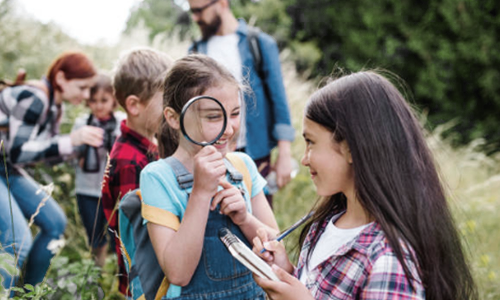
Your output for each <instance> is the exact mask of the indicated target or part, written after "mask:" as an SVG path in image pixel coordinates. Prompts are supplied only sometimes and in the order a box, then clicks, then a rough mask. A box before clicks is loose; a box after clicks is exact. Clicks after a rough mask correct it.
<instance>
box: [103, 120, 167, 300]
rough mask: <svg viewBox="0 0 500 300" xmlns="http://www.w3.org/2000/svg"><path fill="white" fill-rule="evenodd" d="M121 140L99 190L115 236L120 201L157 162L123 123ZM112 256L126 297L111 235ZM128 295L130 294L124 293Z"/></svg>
mask: <svg viewBox="0 0 500 300" xmlns="http://www.w3.org/2000/svg"><path fill="white" fill-rule="evenodd" d="M120 129H121V132H122V134H121V136H120V137H118V139H117V140H116V141H115V144H114V145H113V148H112V149H111V154H110V161H109V164H110V167H109V171H108V172H106V174H107V175H105V180H104V184H103V188H102V198H101V202H102V207H103V209H104V214H105V215H106V219H107V220H108V223H109V227H110V228H111V229H112V230H114V231H115V232H116V233H118V212H117V210H116V208H117V207H118V203H119V201H120V199H121V198H122V197H123V196H124V195H125V194H126V193H127V192H129V191H131V190H134V189H136V188H139V177H140V176H139V175H140V173H141V171H142V169H143V168H144V167H145V166H146V165H147V164H148V163H150V162H152V161H155V160H157V159H158V151H157V147H156V145H154V144H153V143H151V141H150V140H148V139H147V138H145V137H143V136H142V135H140V134H139V133H137V132H135V131H133V130H132V129H130V128H129V127H128V126H127V124H126V120H123V121H122V123H121V125H120ZM115 241H116V254H117V256H118V266H119V272H120V277H119V278H120V286H119V290H120V292H121V293H123V294H127V287H128V279H127V275H126V274H127V271H126V269H125V262H124V261H123V256H122V254H121V249H120V242H119V240H118V238H117V235H115ZM128 294H129V295H130V293H128Z"/></svg>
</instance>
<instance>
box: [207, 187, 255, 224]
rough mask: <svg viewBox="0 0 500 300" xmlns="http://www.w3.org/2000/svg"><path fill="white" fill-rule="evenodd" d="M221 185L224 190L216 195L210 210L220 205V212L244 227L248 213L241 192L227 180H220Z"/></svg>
mask: <svg viewBox="0 0 500 300" xmlns="http://www.w3.org/2000/svg"><path fill="white" fill-rule="evenodd" d="M219 185H220V186H222V187H223V188H224V189H223V190H221V191H219V192H218V193H217V194H215V196H214V198H213V200H212V205H211V206H210V209H211V210H214V209H215V208H216V207H217V204H219V203H220V212H221V213H222V214H225V215H227V216H229V217H230V218H231V220H232V221H233V222H234V224H236V225H242V224H243V223H245V221H246V218H247V214H248V212H247V207H246V204H245V199H244V198H243V195H242V194H241V190H239V189H238V188H237V187H235V186H234V185H232V184H231V183H229V182H228V181H227V180H225V179H222V180H220V181H219Z"/></svg>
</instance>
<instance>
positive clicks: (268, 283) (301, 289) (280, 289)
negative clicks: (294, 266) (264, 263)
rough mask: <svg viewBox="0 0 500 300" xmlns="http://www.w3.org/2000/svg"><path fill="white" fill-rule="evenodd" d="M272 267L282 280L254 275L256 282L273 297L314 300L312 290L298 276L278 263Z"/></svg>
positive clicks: (278, 299) (290, 299) (279, 299)
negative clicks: (294, 275)
mask: <svg viewBox="0 0 500 300" xmlns="http://www.w3.org/2000/svg"><path fill="white" fill-rule="evenodd" d="M272 268H273V271H274V273H275V274H276V275H277V276H278V278H279V280H280V281H272V280H268V279H265V278H262V277H259V276H257V275H253V278H254V280H255V282H256V283H257V284H258V285H259V286H260V287H261V288H263V289H264V290H265V291H266V293H267V294H268V295H269V297H271V299H273V300H282V299H283V300H293V299H297V300H314V297H313V296H312V295H311V292H309V290H308V289H307V288H306V287H305V285H303V284H302V282H300V281H299V280H298V279H297V278H295V277H293V276H292V275H291V274H289V273H288V272H286V271H285V270H283V269H281V268H280V267H278V266H276V265H273V266H272Z"/></svg>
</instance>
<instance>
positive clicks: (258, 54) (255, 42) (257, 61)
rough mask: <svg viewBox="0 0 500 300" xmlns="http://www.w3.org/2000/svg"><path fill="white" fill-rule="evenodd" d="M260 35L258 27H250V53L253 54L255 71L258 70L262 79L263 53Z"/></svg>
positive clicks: (248, 36) (248, 37)
mask: <svg viewBox="0 0 500 300" xmlns="http://www.w3.org/2000/svg"><path fill="white" fill-rule="evenodd" d="M259 34H260V29H259V28H258V27H253V26H248V34H247V39H248V46H249V47H250V52H251V53H252V57H253V62H254V66H255V69H256V70H257V74H259V77H260V78H263V77H262V72H263V69H262V51H261V50H260V43H259Z"/></svg>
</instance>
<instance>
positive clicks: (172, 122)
mask: <svg viewBox="0 0 500 300" xmlns="http://www.w3.org/2000/svg"><path fill="white" fill-rule="evenodd" d="M163 116H164V117H165V121H167V123H168V126H170V128H172V129H175V130H179V129H180V128H181V125H180V119H179V114H178V113H177V112H176V111H175V110H174V109H173V108H172V107H169V106H167V107H166V108H165V110H163Z"/></svg>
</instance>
